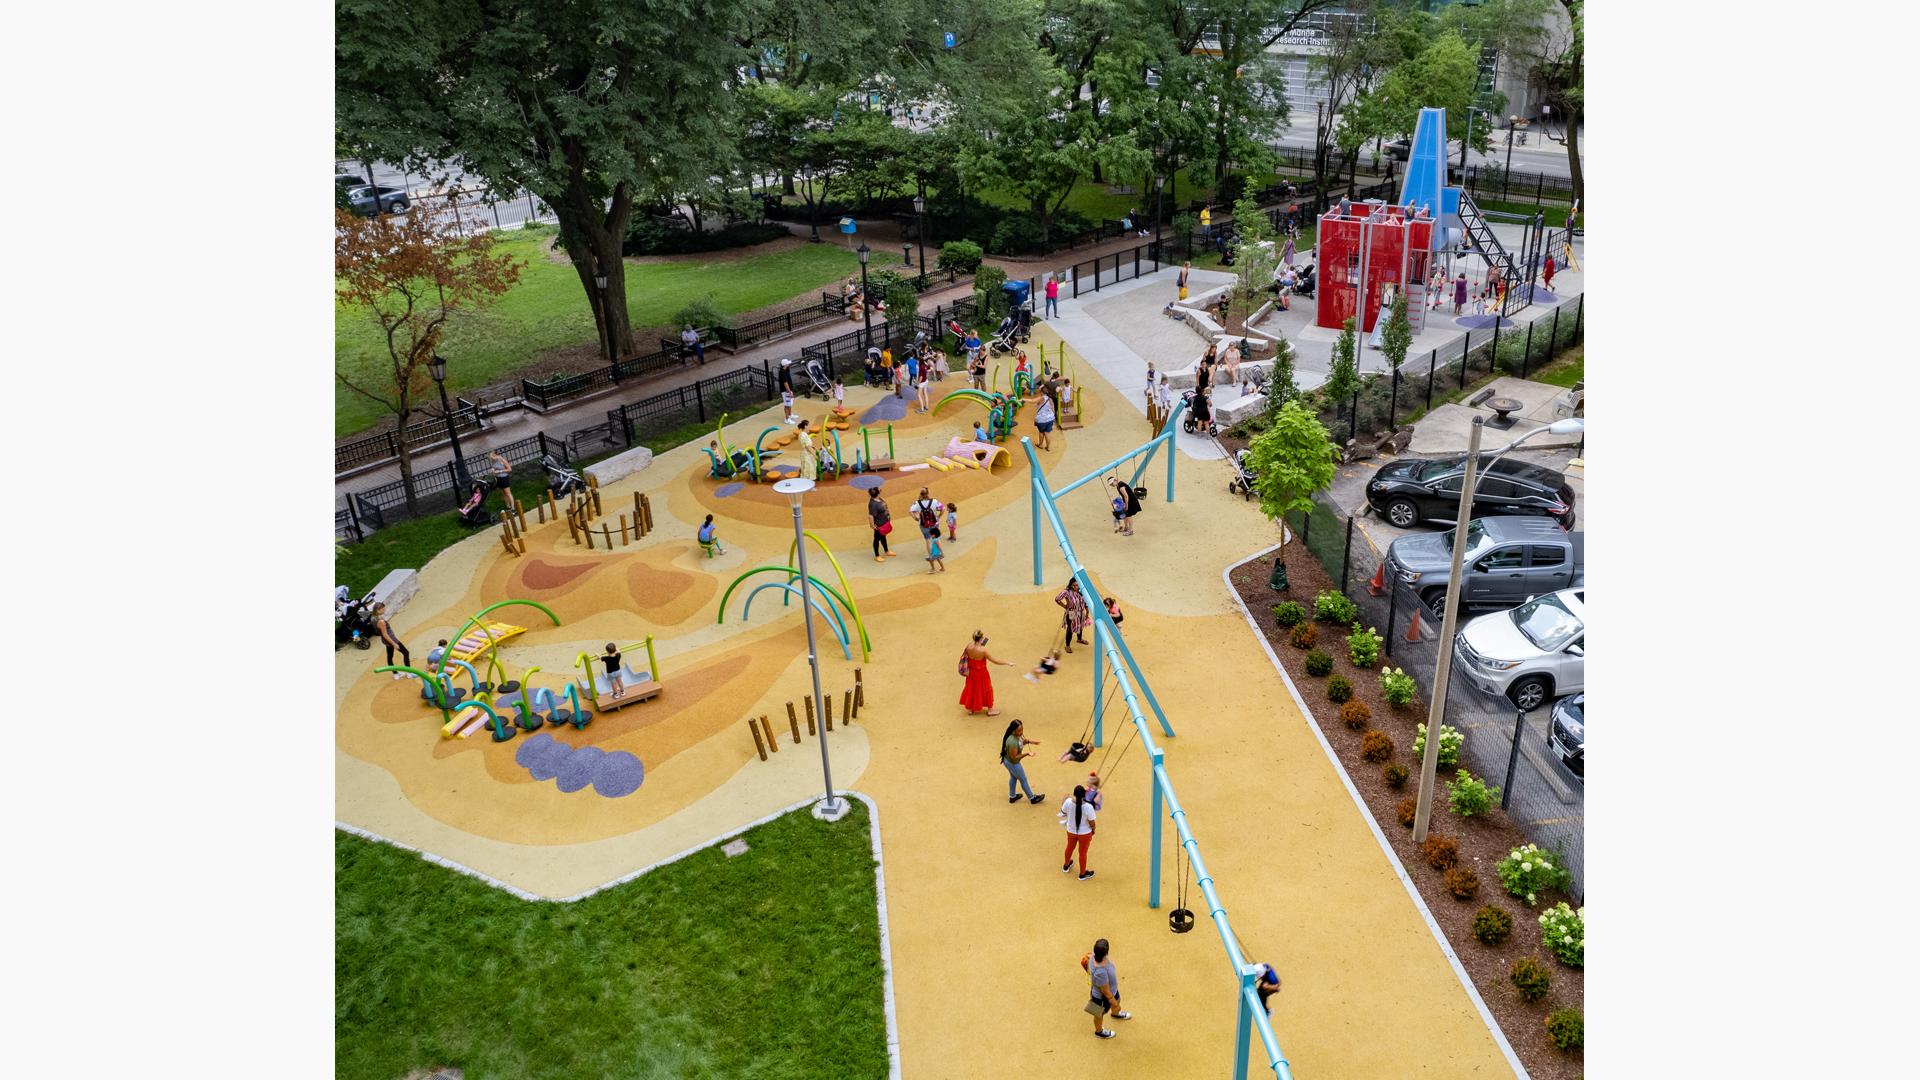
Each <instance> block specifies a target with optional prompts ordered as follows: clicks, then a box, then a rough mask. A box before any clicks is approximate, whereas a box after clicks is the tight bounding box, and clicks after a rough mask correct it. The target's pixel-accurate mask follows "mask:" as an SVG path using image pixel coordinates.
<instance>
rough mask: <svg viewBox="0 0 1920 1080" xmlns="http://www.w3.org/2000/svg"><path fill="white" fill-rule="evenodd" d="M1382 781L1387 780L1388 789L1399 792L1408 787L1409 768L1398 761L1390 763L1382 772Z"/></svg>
mask: <svg viewBox="0 0 1920 1080" xmlns="http://www.w3.org/2000/svg"><path fill="white" fill-rule="evenodd" d="M1380 779H1382V780H1385V781H1386V782H1387V786H1388V787H1390V788H1392V789H1393V790H1395V791H1399V790H1400V789H1401V788H1403V787H1406V786H1407V767H1406V766H1405V765H1402V764H1400V763H1399V762H1397V761H1389V762H1387V767H1386V768H1384V769H1381V770H1380Z"/></svg>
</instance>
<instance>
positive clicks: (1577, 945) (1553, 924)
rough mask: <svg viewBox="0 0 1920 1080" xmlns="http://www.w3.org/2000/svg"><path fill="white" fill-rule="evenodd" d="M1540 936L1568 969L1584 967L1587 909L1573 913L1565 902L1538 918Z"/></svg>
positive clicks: (1549, 909) (1554, 906)
mask: <svg viewBox="0 0 1920 1080" xmlns="http://www.w3.org/2000/svg"><path fill="white" fill-rule="evenodd" d="M1540 936H1541V938H1542V940H1543V941H1545V943H1546V946H1547V949H1548V950H1549V951H1551V952H1552V953H1553V955H1554V956H1556V957H1559V959H1560V962H1561V963H1563V964H1566V965H1567V966H1569V967H1582V966H1584V964H1585V962H1586V958H1587V909H1586V908H1581V909H1580V910H1579V911H1575V910H1573V909H1572V908H1570V907H1568V906H1567V902H1566V901H1565V900H1562V901H1560V902H1559V903H1557V904H1555V905H1553V906H1552V907H1550V908H1548V909H1547V910H1546V911H1545V912H1543V913H1542V914H1541V916H1540Z"/></svg>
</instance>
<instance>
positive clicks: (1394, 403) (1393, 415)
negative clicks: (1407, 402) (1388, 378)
mask: <svg viewBox="0 0 1920 1080" xmlns="http://www.w3.org/2000/svg"><path fill="white" fill-rule="evenodd" d="M1399 415H1400V369H1399V368H1397V367H1396V368H1394V369H1393V396H1392V397H1391V398H1389V399H1388V400H1387V429H1388V430H1389V431H1391V430H1393V428H1394V427H1395V426H1396V425H1395V423H1394V421H1395V420H1397V419H1398V418H1399Z"/></svg>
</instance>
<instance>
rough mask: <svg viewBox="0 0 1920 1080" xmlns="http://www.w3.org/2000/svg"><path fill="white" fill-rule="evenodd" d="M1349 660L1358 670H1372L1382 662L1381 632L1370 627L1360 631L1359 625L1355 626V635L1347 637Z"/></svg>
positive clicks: (1355, 624)
mask: <svg viewBox="0 0 1920 1080" xmlns="http://www.w3.org/2000/svg"><path fill="white" fill-rule="evenodd" d="M1347 659H1349V660H1351V661H1353V666H1354V667H1357V668H1371V667H1373V665H1375V664H1377V663H1379V662H1380V631H1378V630H1375V629H1373V628H1372V627H1368V628H1367V629H1365V630H1362V629H1360V624H1359V623H1354V624H1353V633H1351V634H1348V635H1347Z"/></svg>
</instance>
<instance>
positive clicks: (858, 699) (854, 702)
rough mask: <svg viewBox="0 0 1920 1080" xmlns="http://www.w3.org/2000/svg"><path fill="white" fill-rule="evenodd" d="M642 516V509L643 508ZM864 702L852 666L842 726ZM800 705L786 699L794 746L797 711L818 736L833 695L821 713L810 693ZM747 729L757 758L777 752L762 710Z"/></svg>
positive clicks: (829, 720) (829, 722) (828, 720)
mask: <svg viewBox="0 0 1920 1080" xmlns="http://www.w3.org/2000/svg"><path fill="white" fill-rule="evenodd" d="M642 514H643V516H644V514H645V511H644V509H643V510H642ZM866 701H867V684H866V681H865V679H864V678H863V677H862V675H861V671H860V669H859V668H854V669H853V687H852V688H851V689H848V690H842V691H841V692H840V723H841V724H842V725H843V726H844V725H846V724H850V723H852V722H853V721H855V720H857V719H859V716H860V707H861V706H862V705H865V704H866ZM800 704H801V706H802V707H801V708H799V709H796V708H794V705H793V702H791V701H789V702H787V733H788V734H789V735H790V736H792V738H793V743H794V745H795V746H798V745H800V714H801V713H802V712H805V713H806V716H807V734H808V735H810V736H812V737H814V738H818V737H819V736H820V733H821V731H823V730H825V731H832V730H833V697H832V696H831V695H826V694H823V695H821V698H820V712H819V714H818V715H816V714H815V712H814V708H813V697H812V696H811V695H809V696H807V697H803V698H801V699H800ZM747 730H748V731H749V732H751V733H752V735H753V748H754V750H755V752H757V753H758V754H759V755H760V760H761V761H765V760H767V755H768V754H769V753H774V754H777V753H779V752H780V741H779V740H778V739H777V738H775V737H774V734H773V726H772V724H771V723H769V722H768V720H767V717H766V715H765V714H764V713H763V714H761V716H759V717H758V718H757V719H756V718H753V717H749V718H748V719H747Z"/></svg>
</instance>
